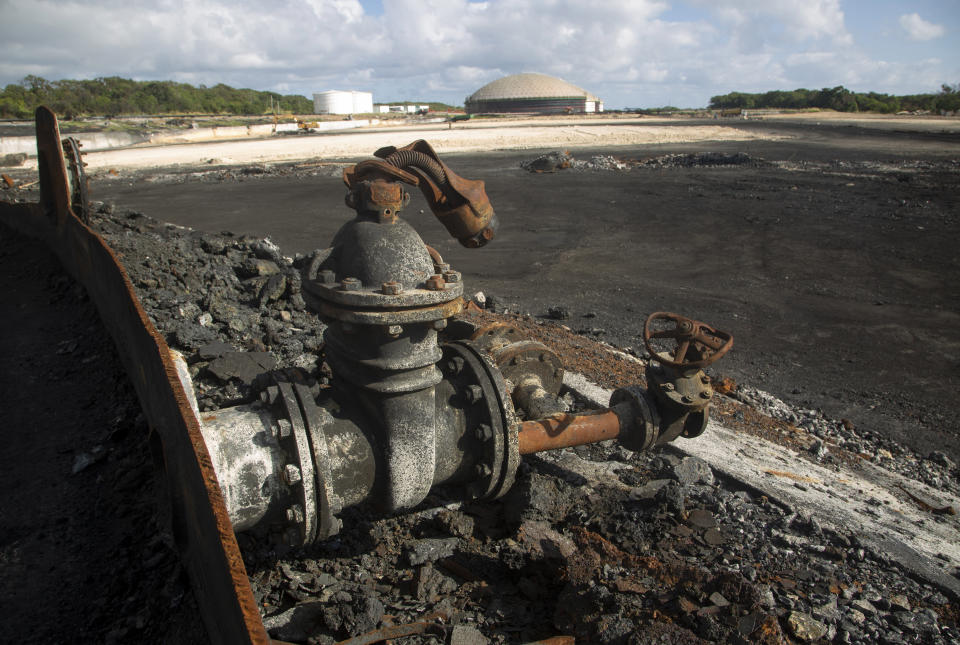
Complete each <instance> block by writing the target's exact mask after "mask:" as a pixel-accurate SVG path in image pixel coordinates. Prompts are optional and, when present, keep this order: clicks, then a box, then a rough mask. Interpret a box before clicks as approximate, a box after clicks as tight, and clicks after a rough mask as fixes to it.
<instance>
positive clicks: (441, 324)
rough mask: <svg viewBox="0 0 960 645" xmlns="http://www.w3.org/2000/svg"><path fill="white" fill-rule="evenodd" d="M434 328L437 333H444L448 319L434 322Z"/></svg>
mask: <svg viewBox="0 0 960 645" xmlns="http://www.w3.org/2000/svg"><path fill="white" fill-rule="evenodd" d="M433 328H434V329H436V330H437V331H442V330H444V329H446V328H447V319H446V318H441V319H440V320H434V321H433Z"/></svg>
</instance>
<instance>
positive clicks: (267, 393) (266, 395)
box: [260, 385, 280, 404]
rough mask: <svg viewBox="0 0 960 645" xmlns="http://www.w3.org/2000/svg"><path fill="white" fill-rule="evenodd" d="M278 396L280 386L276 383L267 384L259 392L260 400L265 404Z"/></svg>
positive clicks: (270, 402)
mask: <svg viewBox="0 0 960 645" xmlns="http://www.w3.org/2000/svg"><path fill="white" fill-rule="evenodd" d="M278 396H280V388H278V387H277V386H276V385H268V386H267V387H265V388H264V389H263V391H262V392H260V400H261V401H263V402H264V403H267V404H272V403H273V402H274V401H276V400H277V397H278Z"/></svg>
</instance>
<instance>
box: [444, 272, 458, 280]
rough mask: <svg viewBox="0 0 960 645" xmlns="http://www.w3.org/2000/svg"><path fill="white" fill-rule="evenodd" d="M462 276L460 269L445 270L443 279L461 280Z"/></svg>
mask: <svg viewBox="0 0 960 645" xmlns="http://www.w3.org/2000/svg"><path fill="white" fill-rule="evenodd" d="M460 277H461V276H460V272H459V271H445V272H444V273H443V279H444V280H446V281H447V282H460Z"/></svg>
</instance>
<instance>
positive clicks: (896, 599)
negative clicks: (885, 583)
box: [890, 593, 911, 611]
mask: <svg viewBox="0 0 960 645" xmlns="http://www.w3.org/2000/svg"><path fill="white" fill-rule="evenodd" d="M890 606H891V607H892V608H893V609H903V610H905V611H910V609H911V607H910V601H909V600H908V599H907V597H906V596H904V595H903V594H898V593H895V594H892V595H891V596H890Z"/></svg>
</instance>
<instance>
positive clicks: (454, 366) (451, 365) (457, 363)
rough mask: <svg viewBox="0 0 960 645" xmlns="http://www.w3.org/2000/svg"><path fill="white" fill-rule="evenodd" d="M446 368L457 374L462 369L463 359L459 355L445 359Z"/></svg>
mask: <svg viewBox="0 0 960 645" xmlns="http://www.w3.org/2000/svg"><path fill="white" fill-rule="evenodd" d="M447 369H448V370H450V371H451V372H452V373H453V374H455V375H456V374H459V373H460V371H461V370H462V369H463V359H462V358H461V357H459V356H454V357H453V358H451V359H450V360H449V361H447Z"/></svg>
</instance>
